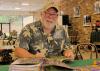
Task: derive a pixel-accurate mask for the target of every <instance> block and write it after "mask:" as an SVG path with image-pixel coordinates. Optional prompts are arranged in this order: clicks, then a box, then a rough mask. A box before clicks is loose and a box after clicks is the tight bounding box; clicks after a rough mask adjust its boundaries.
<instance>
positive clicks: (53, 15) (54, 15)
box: [45, 12, 58, 17]
mask: <svg viewBox="0 0 100 71" xmlns="http://www.w3.org/2000/svg"><path fill="white" fill-rule="evenodd" d="M45 14H46V15H49V16H52V17H56V16H58V14H57V13H50V12H45Z"/></svg>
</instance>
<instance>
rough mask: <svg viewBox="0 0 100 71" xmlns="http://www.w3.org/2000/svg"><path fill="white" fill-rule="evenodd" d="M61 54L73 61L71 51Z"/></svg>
mask: <svg viewBox="0 0 100 71" xmlns="http://www.w3.org/2000/svg"><path fill="white" fill-rule="evenodd" d="M63 54H64V56H65V57H66V58H68V59H74V53H73V51H72V50H65V51H64V53H63Z"/></svg>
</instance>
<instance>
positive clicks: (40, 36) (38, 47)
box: [15, 7, 74, 58]
mask: <svg viewBox="0 0 100 71" xmlns="http://www.w3.org/2000/svg"><path fill="white" fill-rule="evenodd" d="M57 19H58V10H57V8H55V7H50V8H48V9H47V10H46V11H44V12H42V13H41V20H40V21H37V22H35V23H31V24H28V25H26V26H25V27H24V28H23V29H22V31H21V33H20V35H19V47H16V48H15V54H16V55H17V56H18V57H24V58H32V57H36V58H42V57H52V56H60V55H63V56H65V57H68V58H73V56H74V55H73V52H72V50H71V49H70V48H69V47H68V46H70V42H69V39H68V38H67V33H66V32H65V30H64V29H63V27H61V26H59V25H58V24H57ZM42 50H45V52H44V51H42Z"/></svg>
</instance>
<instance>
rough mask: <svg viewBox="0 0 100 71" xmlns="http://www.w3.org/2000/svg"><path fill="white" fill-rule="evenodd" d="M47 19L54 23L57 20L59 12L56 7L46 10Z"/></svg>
mask: <svg viewBox="0 0 100 71" xmlns="http://www.w3.org/2000/svg"><path fill="white" fill-rule="evenodd" d="M44 17H45V20H46V21H47V22H48V23H54V22H56V20H57V17H58V14H57V12H56V11H55V10H54V9H52V8H51V9H48V10H47V11H45V16H44Z"/></svg>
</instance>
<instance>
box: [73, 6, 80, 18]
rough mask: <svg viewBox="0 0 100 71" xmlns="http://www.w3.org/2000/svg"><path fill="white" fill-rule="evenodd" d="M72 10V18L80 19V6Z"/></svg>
mask: <svg viewBox="0 0 100 71" xmlns="http://www.w3.org/2000/svg"><path fill="white" fill-rule="evenodd" d="M73 9H74V17H80V6H76V7H74V8H73Z"/></svg>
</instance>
